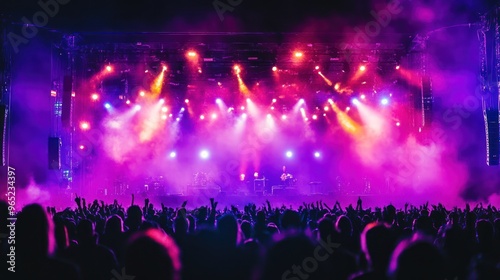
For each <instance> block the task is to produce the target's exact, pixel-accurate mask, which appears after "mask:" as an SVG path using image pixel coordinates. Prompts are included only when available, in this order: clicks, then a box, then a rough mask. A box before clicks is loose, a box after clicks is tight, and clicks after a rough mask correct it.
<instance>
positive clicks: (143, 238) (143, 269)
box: [125, 229, 181, 280]
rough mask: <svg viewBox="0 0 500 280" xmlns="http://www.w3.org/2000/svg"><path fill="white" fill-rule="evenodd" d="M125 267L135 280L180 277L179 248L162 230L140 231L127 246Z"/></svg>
mask: <svg viewBox="0 0 500 280" xmlns="http://www.w3.org/2000/svg"><path fill="white" fill-rule="evenodd" d="M125 267H126V272H127V275H129V276H131V277H134V279H135V280H145V279H174V280H175V279H179V272H180V269H181V263H180V256H179V248H178V247H177V245H176V244H175V242H174V240H173V239H172V238H171V237H169V236H168V235H166V234H165V233H164V232H162V231H160V230H157V229H149V230H146V231H144V232H138V233H136V234H135V235H133V236H132V237H131V239H130V241H129V243H128V246H127V248H126V256H125Z"/></svg>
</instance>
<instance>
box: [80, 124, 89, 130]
mask: <svg viewBox="0 0 500 280" xmlns="http://www.w3.org/2000/svg"><path fill="white" fill-rule="evenodd" d="M80 128H81V129H82V130H88V129H89V128H90V124H89V123H88V122H81V123H80Z"/></svg>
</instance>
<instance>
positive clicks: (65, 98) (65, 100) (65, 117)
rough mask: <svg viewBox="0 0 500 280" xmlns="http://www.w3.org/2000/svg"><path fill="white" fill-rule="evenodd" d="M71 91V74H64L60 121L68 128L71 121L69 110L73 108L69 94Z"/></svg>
mask: <svg viewBox="0 0 500 280" xmlns="http://www.w3.org/2000/svg"><path fill="white" fill-rule="evenodd" d="M72 93H73V78H72V77H71V76H64V78H63V91H62V108H61V122H62V125H63V127H65V128H69V127H71V123H72V119H71V118H72V116H71V115H72V114H71V110H72V108H73V104H72V101H73V100H72V99H73V97H72V96H71V94H72Z"/></svg>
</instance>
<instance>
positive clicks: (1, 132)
mask: <svg viewBox="0 0 500 280" xmlns="http://www.w3.org/2000/svg"><path fill="white" fill-rule="evenodd" d="M7 112H8V110H7V106H5V105H0V145H1V147H0V148H1V151H0V152H1V153H2V154H1V158H0V161H1V164H2V166H5V164H6V163H7V161H6V155H7V147H6V146H7V145H6V142H7V140H6V137H7V134H6V133H7Z"/></svg>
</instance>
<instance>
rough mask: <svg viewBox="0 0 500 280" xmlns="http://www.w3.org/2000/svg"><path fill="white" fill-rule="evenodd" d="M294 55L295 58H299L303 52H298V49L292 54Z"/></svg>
mask: <svg viewBox="0 0 500 280" xmlns="http://www.w3.org/2000/svg"><path fill="white" fill-rule="evenodd" d="M293 55H294V56H295V57H297V58H300V57H303V56H304V53H303V52H300V51H297V52H295V53H294V54H293Z"/></svg>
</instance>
